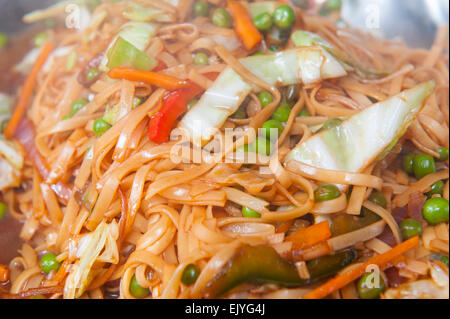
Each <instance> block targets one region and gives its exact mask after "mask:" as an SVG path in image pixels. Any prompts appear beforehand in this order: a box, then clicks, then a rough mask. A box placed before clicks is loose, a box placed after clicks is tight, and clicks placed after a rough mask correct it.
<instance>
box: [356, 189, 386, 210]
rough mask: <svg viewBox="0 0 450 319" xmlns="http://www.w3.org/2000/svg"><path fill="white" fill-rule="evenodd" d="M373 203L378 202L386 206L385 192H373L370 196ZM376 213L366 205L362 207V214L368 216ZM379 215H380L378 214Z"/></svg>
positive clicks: (379, 204)
mask: <svg viewBox="0 0 450 319" xmlns="http://www.w3.org/2000/svg"><path fill="white" fill-rule="evenodd" d="M368 199H369V200H370V201H371V202H372V203H374V204H377V205H378V206H381V207H383V208H386V206H387V202H386V197H384V195H383V193H381V192H378V191H375V192H372V193H371V194H370V196H369V198H368ZM371 214H374V213H373V212H372V211H371V210H369V209H367V208H366V207H363V208H362V209H361V215H362V216H368V215H371ZM376 216H378V215H376Z"/></svg>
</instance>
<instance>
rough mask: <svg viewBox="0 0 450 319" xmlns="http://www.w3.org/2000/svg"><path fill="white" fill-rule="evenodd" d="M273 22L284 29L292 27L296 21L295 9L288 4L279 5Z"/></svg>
mask: <svg viewBox="0 0 450 319" xmlns="http://www.w3.org/2000/svg"><path fill="white" fill-rule="evenodd" d="M273 22H274V23H275V25H276V26H277V27H279V28H280V29H283V30H286V29H290V28H292V26H293V25H294V23H295V11H294V9H292V8H291V7H290V6H288V5H286V4H283V5H281V6H279V7H278V8H276V9H275V11H274V13H273Z"/></svg>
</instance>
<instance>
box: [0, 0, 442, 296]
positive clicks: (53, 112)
mask: <svg viewBox="0 0 450 319" xmlns="http://www.w3.org/2000/svg"><path fill="white" fill-rule="evenodd" d="M339 4H340V2H339V1H328V2H325V3H323V2H322V3H320V4H318V3H316V2H315V1H294V0H292V1H288V0H280V1H234V0H233V1H231V0H229V1H223V0H199V1H196V0H182V1H181V0H132V1H113V0H103V1H100V0H97V1H92V0H70V1H60V2H57V3H56V4H55V5H53V6H51V7H49V8H47V9H43V10H38V11H34V12H31V13H29V14H27V15H26V16H25V17H24V21H25V22H27V23H30V24H31V23H33V24H34V25H35V26H37V27H36V30H39V31H40V33H38V34H37V35H36V36H35V37H34V47H33V48H31V49H30V50H28V51H27V54H26V55H25V57H24V58H23V60H21V61H18V62H17V63H16V64H15V65H14V66H13V67H12V68H11V70H10V71H9V72H10V74H18V75H22V76H23V81H22V82H21V85H20V87H18V88H17V89H16V90H13V92H8V94H6V93H5V94H3V93H2V94H0V123H2V128H1V129H2V135H0V176H1V178H0V226H1V224H2V223H3V224H4V225H5V227H4V228H0V230H1V231H2V232H6V231H7V229H8V228H10V227H9V226H7V225H9V224H8V223H11V225H12V223H13V221H14V222H15V223H17V221H19V222H20V224H19V225H20V229H19V235H18V236H17V239H16V240H13V241H10V242H5V243H2V244H0V247H2V250H4V251H5V252H6V251H7V250H8V249H7V248H4V249H3V245H4V246H5V247H7V246H11V247H14V245H17V244H18V245H19V247H18V248H15V250H14V251H13V255H12V256H9V257H6V256H4V258H3V257H2V258H1V260H0V261H1V262H2V263H3V264H0V298H33V299H39V298H51V299H59V298H86V299H89V298H109V299H111V298H123V299H143V298H146V299H157V298H168V299H175V298H185V299H186V298H264V299H265V298H267V299H269V298H286V299H287V298H289V299H290V298H305V299H318V298H334V299H341V298H342V299H355V298H361V299H377V298H389V299H391V298H394V299H396V298H445V299H447V298H448V297H449V295H448V293H449V279H448V253H449V225H448V216H449V171H448V163H449V155H448V147H449V72H448V41H447V37H448V35H447V31H448V28H447V27H443V28H441V29H439V30H438V32H437V35H436V39H435V42H434V44H433V46H432V47H431V48H430V49H429V50H428V49H412V48H408V47H407V46H406V45H405V44H404V43H402V42H401V41H387V40H383V39H381V38H378V37H375V36H373V35H368V34H364V33H362V32H360V31H357V30H352V29H349V28H348V27H347V26H346V24H345V21H342V19H341V18H340V15H339ZM0 42H2V43H4V42H5V41H4V39H3V40H2V41H0ZM5 45H6V47H4V48H2V49H0V50H2V51H5V50H6V51H7V50H10V49H9V48H8V47H7V44H6V43H5V44H2V46H5ZM10 45H12V44H10ZM11 227H12V226H11ZM19 238H20V239H19ZM0 254H6V253H4V252H1V253H0ZM6 258H7V259H6ZM4 259H6V260H4Z"/></svg>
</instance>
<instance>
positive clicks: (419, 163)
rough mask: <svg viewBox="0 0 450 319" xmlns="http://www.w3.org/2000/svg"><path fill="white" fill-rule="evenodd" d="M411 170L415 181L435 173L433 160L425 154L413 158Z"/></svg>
mask: <svg viewBox="0 0 450 319" xmlns="http://www.w3.org/2000/svg"><path fill="white" fill-rule="evenodd" d="M413 170H414V175H415V176H416V178H417V179H421V178H422V177H424V176H427V175H428V174H432V173H434V172H436V164H435V162H434V158H433V157H431V156H430V155H427V154H417V155H416V156H415V157H414V164H413Z"/></svg>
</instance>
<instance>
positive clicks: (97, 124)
mask: <svg viewBox="0 0 450 319" xmlns="http://www.w3.org/2000/svg"><path fill="white" fill-rule="evenodd" d="M110 128H111V125H110V124H109V123H108V122H106V121H105V120H104V119H96V120H95V121H94V134H95V136H97V137H100V136H102V135H103V133H105V132H106V131H107V130H109V129H110Z"/></svg>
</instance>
